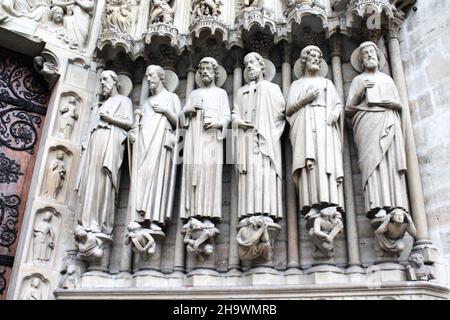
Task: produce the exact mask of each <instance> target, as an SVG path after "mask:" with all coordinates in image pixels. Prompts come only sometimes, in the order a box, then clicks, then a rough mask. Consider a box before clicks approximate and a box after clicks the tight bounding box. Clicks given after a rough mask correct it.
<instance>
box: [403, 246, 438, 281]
mask: <svg viewBox="0 0 450 320" xmlns="http://www.w3.org/2000/svg"><path fill="white" fill-rule="evenodd" d="M408 261H409V262H410V263H411V264H409V265H408V266H407V273H406V274H407V276H408V280H409V281H430V280H433V279H436V276H435V274H434V270H433V267H431V266H427V265H426V264H425V263H424V258H423V255H422V254H421V253H419V252H415V253H412V254H411V255H410V257H409V259H408Z"/></svg>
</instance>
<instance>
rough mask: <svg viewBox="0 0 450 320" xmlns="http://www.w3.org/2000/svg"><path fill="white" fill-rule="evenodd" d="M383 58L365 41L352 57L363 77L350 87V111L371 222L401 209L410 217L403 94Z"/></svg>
mask: <svg viewBox="0 0 450 320" xmlns="http://www.w3.org/2000/svg"><path fill="white" fill-rule="evenodd" d="M384 62H385V58H384V55H383V53H382V52H381V51H380V50H379V49H378V47H377V46H376V45H375V43H373V42H364V43H362V44H361V45H360V47H359V48H358V49H356V50H355V52H354V53H353V55H352V65H353V67H354V68H355V69H356V70H357V71H360V72H362V73H361V74H360V75H359V76H357V77H355V78H354V79H353V81H352V85H351V86H350V90H349V95H348V100H347V106H346V111H347V113H348V115H349V116H350V117H351V118H352V122H353V128H354V130H353V132H354V136H355V143H356V147H357V149H358V156H359V167H360V169H361V175H362V186H363V191H364V199H365V208H366V213H367V216H368V217H369V218H371V219H372V218H374V217H375V216H382V215H383V214H385V213H384V212H385V211H390V210H392V209H394V208H400V209H403V210H404V211H406V212H408V207H409V204H408V191H407V187H406V172H407V167H406V152H405V142H404V138H403V132H402V122H401V116H400V112H401V110H402V105H401V103H400V95H399V93H398V90H397V87H396V86H395V83H394V81H393V79H392V78H391V77H390V76H388V75H386V74H385V73H382V72H380V71H379V69H380V68H381V66H382V65H383V64H384Z"/></svg>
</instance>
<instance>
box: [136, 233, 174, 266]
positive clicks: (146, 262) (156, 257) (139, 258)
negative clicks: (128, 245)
mask: <svg viewBox="0 0 450 320" xmlns="http://www.w3.org/2000/svg"><path fill="white" fill-rule="evenodd" d="M150 234H151V235H152V237H153V239H154V240H155V243H156V250H155V253H154V254H152V255H145V254H136V253H134V255H133V269H134V272H136V271H142V270H156V271H159V270H160V269H161V251H162V247H163V244H164V239H165V237H166V235H165V233H164V232H162V231H154V230H150Z"/></svg>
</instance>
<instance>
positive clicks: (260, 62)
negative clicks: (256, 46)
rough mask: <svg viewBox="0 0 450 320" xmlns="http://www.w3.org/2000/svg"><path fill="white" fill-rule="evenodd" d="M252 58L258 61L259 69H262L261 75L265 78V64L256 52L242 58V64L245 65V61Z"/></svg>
mask: <svg viewBox="0 0 450 320" xmlns="http://www.w3.org/2000/svg"><path fill="white" fill-rule="evenodd" d="M252 56H253V57H255V58H256V60H258V62H259V64H260V65H261V68H262V69H261V70H262V73H263V77H264V78H266V63H265V62H264V58H263V57H262V56H261V55H260V54H259V53H257V52H250V53H249V54H247V55H246V56H245V57H244V64H245V61H246V60H247V59H248V58H249V57H252Z"/></svg>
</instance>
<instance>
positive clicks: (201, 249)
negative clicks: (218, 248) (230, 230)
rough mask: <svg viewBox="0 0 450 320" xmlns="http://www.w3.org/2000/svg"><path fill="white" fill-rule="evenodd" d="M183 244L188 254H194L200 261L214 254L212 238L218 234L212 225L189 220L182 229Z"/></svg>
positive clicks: (192, 219) (206, 220) (206, 222)
mask: <svg viewBox="0 0 450 320" xmlns="http://www.w3.org/2000/svg"><path fill="white" fill-rule="evenodd" d="M182 233H184V234H185V236H184V243H185V244H186V249H187V251H188V252H192V253H195V254H196V256H197V257H198V258H199V260H200V261H204V260H205V257H206V256H210V255H211V254H212V253H213V252H214V237H215V236H216V235H217V234H219V233H220V231H219V229H217V228H216V227H215V226H214V223H212V222H211V221H209V220H208V219H205V221H204V222H202V221H200V220H198V219H196V218H191V219H189V221H188V223H186V224H185V225H184V226H183V228H182Z"/></svg>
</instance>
